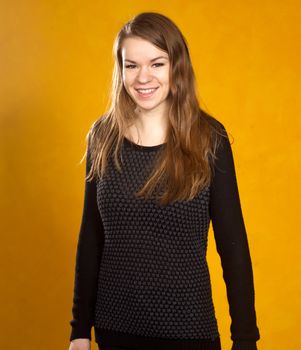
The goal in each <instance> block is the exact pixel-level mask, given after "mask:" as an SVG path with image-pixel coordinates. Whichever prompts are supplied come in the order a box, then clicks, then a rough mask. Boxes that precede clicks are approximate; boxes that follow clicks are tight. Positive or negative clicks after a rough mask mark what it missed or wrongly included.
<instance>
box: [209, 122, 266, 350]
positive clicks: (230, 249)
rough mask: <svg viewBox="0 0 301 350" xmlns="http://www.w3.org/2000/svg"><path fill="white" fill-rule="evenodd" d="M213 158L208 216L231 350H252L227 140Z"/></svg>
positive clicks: (242, 238) (249, 278)
mask: <svg viewBox="0 0 301 350" xmlns="http://www.w3.org/2000/svg"><path fill="white" fill-rule="evenodd" d="M223 128H224V127H223ZM217 156H218V159H217V160H216V164H215V175H214V177H213V180H212V184H211V187H210V189H211V192H210V198H211V199H210V216H211V220H212V226H213V231H214V237H215V241H216V248H217V251H218V254H219V256H220V259H221V264H222V269H223V278H224V281H225V283H226V290H227V298H228V303H229V311H230V316H231V320H232V322H231V327H230V330H231V339H232V340H233V347H232V350H256V349H257V346H256V341H257V340H259V339H260V334H259V329H258V327H257V325H256V312H255V306H254V303H255V296H254V283H253V270H252V262H251V257H250V251H249V246H248V239H247V233H246V229H245V225H244V219H243V214H242V209H241V204H240V198H239V192H238V185H237V180H236V174H235V166H234V160H233V154H232V149H231V145H230V142H229V139H228V136H227V138H224V137H223V139H222V142H221V144H220V146H219V148H218V151H217Z"/></svg>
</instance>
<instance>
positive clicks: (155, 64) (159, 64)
mask: <svg viewBox="0 0 301 350" xmlns="http://www.w3.org/2000/svg"><path fill="white" fill-rule="evenodd" d="M154 66H156V67H161V66H164V63H154Z"/></svg>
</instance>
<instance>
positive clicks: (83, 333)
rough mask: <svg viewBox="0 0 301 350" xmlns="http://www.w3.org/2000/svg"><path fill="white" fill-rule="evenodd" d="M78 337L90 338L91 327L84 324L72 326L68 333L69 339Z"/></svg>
mask: <svg viewBox="0 0 301 350" xmlns="http://www.w3.org/2000/svg"><path fill="white" fill-rule="evenodd" d="M78 338H84V339H89V340H91V327H90V328H87V327H85V326H83V327H81V326H76V327H72V330H71V334H70V341H72V340H74V339H78Z"/></svg>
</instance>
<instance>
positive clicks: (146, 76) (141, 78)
mask: <svg viewBox="0 0 301 350" xmlns="http://www.w3.org/2000/svg"><path fill="white" fill-rule="evenodd" d="M137 80H138V82H139V83H147V82H149V81H150V80H152V77H151V74H150V72H149V71H148V68H147V67H142V68H140V70H139V71H138V74H137Z"/></svg>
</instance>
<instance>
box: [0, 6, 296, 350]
mask: <svg viewBox="0 0 301 350" xmlns="http://www.w3.org/2000/svg"><path fill="white" fill-rule="evenodd" d="M0 6H1V8H0V26H1V27H0V29H1V33H0V35H1V37H0V50H1V54H0V114H1V118H0V123H1V124H0V130H1V135H0V143H1V162H0V172H1V202H0V209H1V217H2V218H1V248H0V249H1V251H0V253H1V254H0V256H1V258H0V259H1V261H0V266H1V280H0V281H1V282H0V283H1V286H0V290H1V318H0V322H1V324H0V330H1V333H2V334H1V346H2V348H3V349H22V350H35V349H43V350H47V349H68V346H69V335H70V330H71V327H70V325H69V321H70V319H71V306H72V293H73V279H74V264H75V252H76V244H77V238H78V232H79V226H80V220H81V214H82V206H83V189H84V187H83V185H84V166H83V165H80V164H79V161H80V159H81V157H82V156H83V153H84V150H85V135H86V133H87V131H88V129H89V127H90V125H91V123H92V122H93V121H94V120H95V119H97V118H98V116H99V115H101V114H102V113H103V112H104V111H105V109H106V106H107V103H108V88H109V83H110V79H111V73H112V64H113V60H112V44H113V40H114V37H115V35H116V34H117V32H118V30H119V29H120V27H121V26H122V24H124V23H125V22H126V21H127V20H128V19H129V18H130V17H132V16H133V15H135V14H137V13H139V12H141V11H158V12H162V13H163V14H166V15H167V16H169V17H170V18H171V19H173V20H174V21H175V22H176V23H177V24H178V26H179V27H180V29H181V30H182V31H183V33H184V35H185V37H186V38H187V41H188V43H189V47H190V52H191V56H192V61H193V65H194V69H195V72H196V75H197V81H198V89H199V96H200V101H201V106H203V108H205V109H206V110H207V111H208V112H209V113H211V114H212V115H214V116H215V117H216V118H218V119H219V120H220V121H221V122H223V123H224V125H225V126H226V128H227V130H228V132H230V133H231V135H232V136H233V137H234V144H233V145H232V149H233V153H234V157H235V163H236V172H237V179H238V184H239V189H240V196H241V204H242V208H243V213H244V218H245V224H246V228H247V232H248V239H249V245H250V249H251V256H252V261H253V271H254V282H255V302H256V312H257V318H258V326H259V329H260V334H261V339H260V340H259V342H258V343H257V345H258V349H259V350H261V349H262V350H277V349H280V350H283V349H285V350H286V349H293V350H296V349H298V348H301V341H300V336H299V332H298V331H299V330H300V329H299V328H298V327H300V324H301V319H300V318H301V317H300V314H301V313H300V309H301V299H300V295H301V287H300V276H301V271H300V270H301V268H300V266H301V265H300V261H299V250H300V243H301V242H300V229H299V224H298V222H300V206H299V202H300V197H301V193H300V182H299V179H300V173H299V171H298V170H299V169H298V167H299V168H300V115H301V113H300V112H301V111H300V99H301V96H300V36H301V30H300V27H299V23H300V13H301V5H300V2H298V1H297V0H295V1H293V0H286V1H280V0H277V1H275V0H274V1H272V0H261V1H259V0H257V1H244V2H241V1H234V0H230V1H226V2H225V1H221V0H210V1H209V0H206V1H192V0H191V1H161V2H160V5H159V2H158V3H155V2H154V1H129V0H122V1H114V2H112V1H111V2H102V1H92V0H90V1H86V2H83V1H82V2H80V1H74V0H73V1H70V0H66V1H61V2H59V1H37V0H35V1H34V0H28V1H13V0H12V1H9V2H8V1H6V2H4V1H1V4H0ZM297 226H298V228H297ZM208 264H209V268H210V271H211V279H212V287H213V299H214V302H215V308H216V316H217V319H218V323H219V330H220V333H221V340H222V346H223V349H225V350H227V349H230V346H231V343H232V342H231V341H230V331H229V327H230V317H229V311H228V304H227V300H226V289H225V284H224V281H223V279H222V270H221V265H220V259H219V256H218V254H217V252H216V247H215V242H214V237H213V232H212V228H211V229H210V232H209V247H208ZM92 335H93V336H94V333H92ZM93 339H94V338H93ZM92 349H96V346H95V344H94V343H93V344H92Z"/></svg>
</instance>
